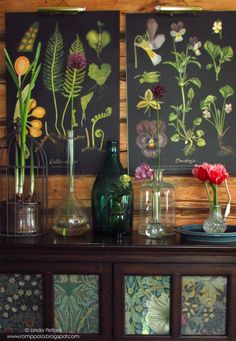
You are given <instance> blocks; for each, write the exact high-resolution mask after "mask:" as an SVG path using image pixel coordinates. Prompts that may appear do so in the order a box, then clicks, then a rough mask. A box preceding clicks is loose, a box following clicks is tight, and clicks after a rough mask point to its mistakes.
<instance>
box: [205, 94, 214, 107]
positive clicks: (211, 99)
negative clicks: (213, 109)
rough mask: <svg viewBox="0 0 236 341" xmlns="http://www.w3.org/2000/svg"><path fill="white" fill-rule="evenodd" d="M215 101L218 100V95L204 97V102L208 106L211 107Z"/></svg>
mask: <svg viewBox="0 0 236 341" xmlns="http://www.w3.org/2000/svg"><path fill="white" fill-rule="evenodd" d="M215 101H216V96H213V95H208V96H207V97H206V98H205V99H204V101H203V103H204V105H205V106H206V107H207V108H209V107H210V106H211V104H213V103H215Z"/></svg>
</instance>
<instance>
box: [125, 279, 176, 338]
mask: <svg viewBox="0 0 236 341" xmlns="http://www.w3.org/2000/svg"><path fill="white" fill-rule="evenodd" d="M169 318H170V277H169V276H125V333H126V335H130V334H131V335H134V334H136V335H168V334H169V332H170V323H169Z"/></svg>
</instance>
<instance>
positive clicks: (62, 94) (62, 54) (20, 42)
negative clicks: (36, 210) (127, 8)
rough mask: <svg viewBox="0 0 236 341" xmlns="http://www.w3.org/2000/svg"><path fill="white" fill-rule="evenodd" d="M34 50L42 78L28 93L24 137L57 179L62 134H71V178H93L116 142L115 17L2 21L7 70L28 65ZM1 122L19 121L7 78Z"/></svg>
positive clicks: (20, 16) (37, 16)
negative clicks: (44, 158) (34, 144)
mask: <svg viewBox="0 0 236 341" xmlns="http://www.w3.org/2000/svg"><path fill="white" fill-rule="evenodd" d="M39 42H40V43H41V53H40V62H41V70H40V74H39V78H38V80H37V82H36V85H35V87H34V89H33V90H32V97H31V101H30V113H29V117H28V122H27V124H28V133H29V134H31V136H33V137H35V138H37V140H38V141H39V142H40V144H41V145H42V146H43V148H44V150H45V151H46V154H47V157H48V162H49V172H50V173H51V174H61V173H62V174H63V173H64V172H65V170H66V164H67V160H66V143H67V139H66V136H67V130H68V129H71V128H73V130H74V135H75V166H76V171H77V172H79V173H89V174H93V173H97V172H98V171H99V169H100V168H101V166H102V164H103V161H104V158H105V149H106V141H107V140H110V139H116V140H119V12H118V11H99V12H82V13H78V14H53V15H50V14H49V13H8V14H7V15H6V48H7V51H8V53H9V55H10V56H11V59H12V61H13V63H14V62H15V60H17V63H16V64H15V65H14V67H18V68H19V67H20V66H22V65H23V64H24V62H25V61H26V60H27V59H28V60H29V61H30V62H31V63H32V61H33V60H34V56H35V52H36V49H37V46H38V44H39ZM17 58H18V59H17ZM19 77H20V76H19ZM21 80H22V82H23V81H24V75H22V76H21ZM24 86H25V88H26V89H27V86H28V84H25V85H24ZM25 88H24V89H25ZM24 89H23V91H24ZM7 116H8V122H9V123H10V122H12V120H16V118H17V117H19V103H18V101H17V93H16V88H15V86H14V83H13V80H12V78H11V77H10V76H9V74H7Z"/></svg>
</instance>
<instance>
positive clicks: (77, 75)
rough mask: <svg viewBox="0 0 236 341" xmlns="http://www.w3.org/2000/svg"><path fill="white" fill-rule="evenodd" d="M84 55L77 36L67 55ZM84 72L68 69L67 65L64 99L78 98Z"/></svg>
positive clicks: (82, 70)
mask: <svg viewBox="0 0 236 341" xmlns="http://www.w3.org/2000/svg"><path fill="white" fill-rule="evenodd" d="M77 53H79V54H83V55H84V54H85V52H84V47H83V43H82V42H81V40H80V38H79V36H78V35H77V37H76V40H75V41H74V42H73V43H72V45H71V48H70V53H69V55H73V54H77ZM85 75H86V71H85V70H84V69H78V68H70V67H69V66H68V65H67V68H66V74H65V80H64V92H63V95H64V96H65V97H73V98H75V97H78V96H79V95H80V92H81V90H82V88H83V86H82V83H83V82H84V79H85Z"/></svg>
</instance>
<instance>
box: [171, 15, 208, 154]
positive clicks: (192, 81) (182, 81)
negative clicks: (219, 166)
mask: <svg viewBox="0 0 236 341" xmlns="http://www.w3.org/2000/svg"><path fill="white" fill-rule="evenodd" d="M185 33H186V29H185V27H184V23H183V22H182V21H179V22H178V23H177V24H176V23H173V24H171V31H170V35H171V36H172V37H173V47H174V51H173V52H172V54H173V56H174V60H170V61H166V62H164V64H167V65H169V66H171V67H172V68H174V70H176V71H177V76H176V77H175V78H176V80H177V84H178V87H179V90H180V96H181V103H180V104H178V105H171V108H172V109H173V111H172V112H171V113H170V114H169V125H170V126H172V127H173V128H174V134H173V135H172V136H171V141H172V142H175V143H179V142H183V143H184V148H183V152H184V154H185V155H190V154H192V153H193V152H194V151H195V149H196V147H204V146H205V144H206V142H205V139H204V135H205V133H204V131H203V130H202V129H199V128H198V127H199V126H200V125H201V123H202V117H196V118H194V119H193V120H192V122H189V120H187V116H189V114H190V113H191V111H192V103H193V100H194V97H195V92H194V87H197V88H200V87H201V81H200V79H199V78H198V77H190V76H189V75H188V72H189V70H188V69H189V66H190V65H191V70H193V66H195V67H196V68H197V69H201V63H200V62H199V61H198V60H197V57H198V56H200V54H201V51H200V48H201V45H202V43H201V41H199V40H198V38H197V37H196V36H194V37H192V38H190V39H189V42H187V44H186V46H185V47H183V48H182V49H180V47H181V46H182V44H183V42H184V38H183V35H184V34H185ZM176 43H178V46H180V47H179V48H178V49H177V45H176ZM197 69H196V72H197Z"/></svg>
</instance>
